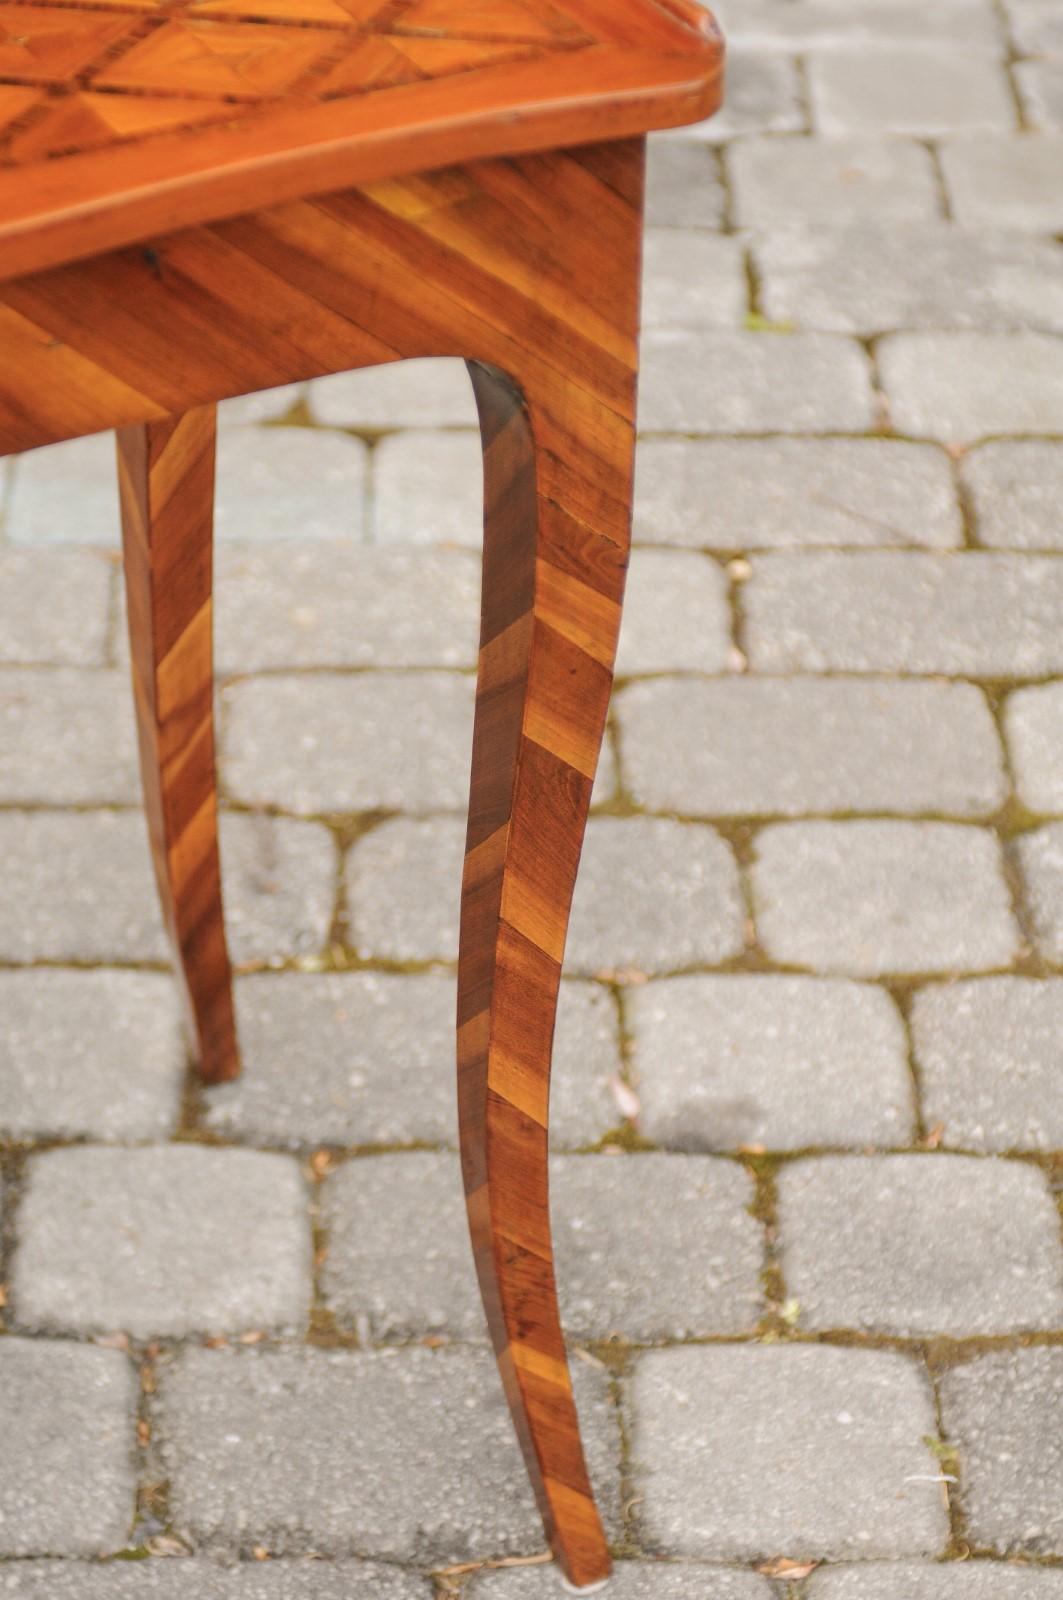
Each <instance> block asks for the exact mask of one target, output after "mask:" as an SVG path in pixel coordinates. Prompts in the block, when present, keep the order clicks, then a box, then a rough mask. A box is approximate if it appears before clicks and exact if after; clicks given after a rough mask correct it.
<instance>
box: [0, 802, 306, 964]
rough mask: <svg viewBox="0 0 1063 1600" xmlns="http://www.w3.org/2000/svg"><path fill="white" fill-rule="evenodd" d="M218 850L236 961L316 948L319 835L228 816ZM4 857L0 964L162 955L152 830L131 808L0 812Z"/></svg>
mask: <svg viewBox="0 0 1063 1600" xmlns="http://www.w3.org/2000/svg"><path fill="white" fill-rule="evenodd" d="M221 848H222V857H223V877H224V886H223V887H224V896H225V914H226V926H227V929H228V934H229V947H230V951H231V953H232V956H233V959H234V960H235V961H238V962H242V961H256V960H258V961H262V960H275V959H277V958H279V957H285V956H293V955H301V954H305V953H306V952H307V951H311V950H318V949H320V948H321V946H322V945H323V944H324V942H325V937H326V935H327V933H328V928H329V923H330V919H331V915H332V898H333V873H334V870H335V856H334V851H333V844H332V840H331V838H330V837H329V835H328V834H327V833H326V832H325V830H324V829H323V828H320V827H318V826H317V825H316V824H315V825H312V824H309V823H303V822H292V821H287V820H285V819H280V820H278V819H276V818H271V817H266V816H254V817H233V816H226V817H223V818H222V822H221ZM0 856H2V858H3V859H4V861H5V862H6V868H5V872H4V875H3V878H2V880H0V960H6V961H15V962H25V961H41V960H43V961H164V960H166V959H167V946H166V943H165V940H164V939H163V935H162V923H161V918H160V915H159V910H158V903H157V895H156V892H155V883H154V880H153V877H152V872H151V864H150V860H149V855H148V842H147V830H146V828H145V825H144V819H143V817H141V816H140V815H138V814H137V813H135V812H110V811H99V812H82V813H78V814H73V815H67V814H63V813H62V812H47V811H38V812H18V811H8V812H4V813H0Z"/></svg>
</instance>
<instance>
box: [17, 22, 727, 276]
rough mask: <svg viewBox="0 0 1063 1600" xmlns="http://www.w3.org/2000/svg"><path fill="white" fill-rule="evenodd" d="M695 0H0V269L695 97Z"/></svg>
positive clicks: (649, 122)
mask: <svg viewBox="0 0 1063 1600" xmlns="http://www.w3.org/2000/svg"><path fill="white" fill-rule="evenodd" d="M721 59H722V45H721V41H720V38H719V35H718V33H717V32H716V31H715V29H714V25H713V24H712V20H711V18H710V17H709V16H708V14H707V12H706V11H705V9H704V7H702V6H701V5H699V4H698V3H697V0H0V281H3V280H4V279H6V278H10V277H13V276H19V275H21V274H23V273H25V272H27V271H32V270H36V269H37V268H38V267H42V266H47V265H51V264H56V263H59V262H61V261H63V260H67V259H71V258H72V257H73V256H75V255H76V254H77V253H78V252H81V253H84V251H85V249H86V248H92V249H101V248H106V247H113V246H114V245H118V244H123V243H134V242H139V241H141V240H145V239H147V238H150V237H152V236H153V235H154V234H156V233H159V232H161V231H166V230H167V229H169V228H171V227H173V226H175V225H177V224H189V223H193V224H194V223H198V222H200V221H208V220H211V219H212V218H216V217H219V216H222V215H225V214H226V209H227V208H228V207H231V210H232V211H240V210H248V209H253V208H254V207H255V206H257V205H262V204H264V203H269V202H270V201H273V200H276V199H288V198H297V197H299V196H301V195H304V194H307V193H313V192H317V193H327V192H329V190H330V189H331V188H342V187H344V186H346V185H349V184H352V183H361V182H365V181H373V180H375V179H380V178H389V177H391V176H392V175H396V174H402V173H404V172H410V171H418V170H425V169H430V168H432V167H434V166H443V165H450V164H454V163H455V162H461V161H465V160H468V159H475V158H476V156H477V154H481V155H499V154H502V155H505V154H508V153H513V154H517V153H520V152H521V151H528V150H534V149H537V148H543V147H545V148H551V147H554V146H556V145H558V144H560V145H564V144H566V143H568V144H575V145H578V144H581V143H586V142H588V141H593V140H595V139H598V138H602V137H611V138H619V137H627V136H632V135H637V134H640V133H644V132H646V131H647V130H648V129H650V128H653V127H661V126H666V125H671V124H673V123H675V122H677V121H693V120H696V119H697V118H698V117H700V116H705V115H708V114H709V113H710V112H711V111H712V110H713V109H714V107H715V105H716V103H717V102H718V100H719V81H720V76H721V73H720V64H721Z"/></svg>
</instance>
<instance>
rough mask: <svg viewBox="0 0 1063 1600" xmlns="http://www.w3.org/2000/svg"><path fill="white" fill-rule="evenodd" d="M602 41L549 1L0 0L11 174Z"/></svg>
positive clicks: (6, 160)
mask: <svg viewBox="0 0 1063 1600" xmlns="http://www.w3.org/2000/svg"><path fill="white" fill-rule="evenodd" d="M596 42H597V41H596V40H595V38H594V36H593V34H591V33H589V32H587V31H586V30H585V29H584V28H582V27H581V26H580V25H579V24H577V22H576V21H574V20H573V18H572V17H571V16H570V15H568V14H567V13H566V11H565V10H564V9H563V7H561V6H558V5H554V4H552V3H551V0H543V3H542V4H537V3H535V0H464V3H455V0H93V3H92V8H91V9H88V8H85V9H82V8H81V7H79V6H77V5H72V4H69V3H63V0H60V3H54V0H46V3H45V4H23V3H22V0H0V165H6V166H11V165H22V164H24V163H27V162H36V161H40V160H43V159H48V158H51V157H56V156H63V155H70V154H74V153H76V152H78V151H80V150H93V149H99V148H100V147H101V146H106V145H108V144H111V143H119V142H128V141H129V140H132V139H137V140H142V139H144V138H147V137H150V136H151V135H152V134H155V133H159V132H166V131H170V132H172V131H175V130H180V129H185V128H188V129H189V130H191V129H193V128H195V127H197V126H200V125H202V124H204V123H206V122H210V121H215V120H218V121H221V120H225V121H228V122H229V123H230V124H231V123H232V122H233V120H234V118H237V117H239V118H243V119H246V118H247V117H248V116H249V115H250V116H253V115H255V114H256V104H257V103H261V107H262V111H261V112H259V113H258V114H262V113H263V112H264V111H265V110H266V109H267V108H268V107H269V106H270V105H273V106H274V107H275V106H276V105H277V104H278V103H283V102H284V100H285V99H287V100H288V101H289V103H290V102H291V101H292V100H293V99H294V100H295V101H296V102H297V103H298V102H300V101H301V102H304V103H307V104H310V103H313V102H314V101H320V100H330V99H335V98H338V97H346V96H351V95H365V94H367V93H373V92H376V91H379V90H384V89H389V88H395V87H398V86H400V85H404V84H412V83H418V82H424V81H426V80H431V79H435V78H443V77H452V76H455V75H457V74H462V73H474V72H476V71H478V70H480V69H482V68H484V67H490V66H495V65H498V64H500V63H503V62H506V61H512V60H519V59H521V58H522V57H525V56H529V55H532V54H537V55H541V54H542V52H543V50H544V49H547V50H549V49H557V50H564V51H569V50H572V49H578V48H579V47H581V46H583V47H586V46H589V45H592V44H594V43H596ZM31 86H32V87H31ZM41 89H44V90H46V93H45V94H43V95H42V94H41V93H40V90H41Z"/></svg>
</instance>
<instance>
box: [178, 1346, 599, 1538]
mask: <svg viewBox="0 0 1063 1600" xmlns="http://www.w3.org/2000/svg"><path fill="white" fill-rule="evenodd" d="M573 1379H574V1383H575V1388H576V1397H577V1403H578V1404H579V1405H580V1408H581V1415H582V1418H583V1424H584V1444H585V1447H586V1450H587V1456H588V1466H589V1470H590V1474H591V1478H592V1480H593V1481H594V1483H595V1487H596V1490H597V1492H598V1495H599V1497H600V1501H599V1503H600V1504H601V1506H602V1509H603V1514H604V1517H605V1520H606V1524H607V1526H608V1527H609V1528H610V1529H611V1530H612V1531H613V1534H614V1536H615V1533H616V1530H617V1525H618V1515H619V1490H620V1483H619V1465H620V1463H619V1456H620V1441H619V1436H618V1430H617V1423H616V1417H615V1413H614V1411H613V1408H612V1406H611V1404H610V1402H609V1397H608V1379H607V1377H606V1375H605V1374H604V1373H600V1372H597V1371H594V1370H591V1369H589V1368H587V1367H585V1366H583V1364H582V1363H580V1364H578V1366H577V1370H576V1371H575V1372H574V1374H573ZM160 1397H161V1407H160V1419H159V1434H160V1437H161V1440H162V1452H163V1459H164V1462H165V1465H166V1468H167V1470H168V1473H169V1476H170V1479H171V1497H172V1505H173V1516H174V1525H175V1528H176V1529H177V1531H178V1532H180V1533H184V1534H185V1535H186V1536H188V1537H190V1538H192V1539H193V1540H195V1541H196V1543H197V1545H201V1547H202V1548H203V1549H204V1550H210V1549H215V1548H216V1549H219V1550H221V1549H229V1550H232V1549H246V1548H248V1547H250V1546H253V1545H256V1544H262V1545H264V1546H265V1547H266V1548H267V1549H268V1550H272V1551H273V1552H275V1553H276V1554H277V1555H287V1554H297V1553H302V1552H303V1551H305V1550H307V1549H313V1550H316V1551H318V1552H320V1553H322V1554H334V1555H346V1554H347V1553H348V1552H353V1551H357V1552H358V1553H359V1554H362V1555H370V1556H383V1557H386V1558H390V1559H397V1560H403V1561H416V1562H420V1563H426V1564H427V1563H429V1562H431V1563H432V1564H433V1565H443V1564H445V1563H447V1562H450V1561H464V1560H468V1559H483V1558H485V1557H488V1556H493V1555H507V1554H514V1553H520V1554H531V1553H534V1552H535V1551H537V1550H540V1549H541V1548H542V1544H543V1535H542V1526H541V1524H540V1522H539V1518H538V1515H537V1513H536V1510H535V1504H534V1501H533V1499H532V1494H531V1489H530V1487H529V1486H528V1483H527V1479H526V1476H525V1473H524V1469H523V1466H522V1465H521V1460H520V1452H519V1449H518V1446H517V1441H516V1438H515V1436H514V1434H513V1429H512V1425H511V1423H510V1420H509V1412H508V1410H507V1408H506V1404H505V1400H504V1398H503V1394H502V1386H501V1384H500V1383H499V1380H498V1372H497V1368H496V1366H495V1362H494V1357H493V1356H492V1355H491V1353H490V1352H489V1351H488V1350H486V1349H484V1350H469V1349H453V1348H451V1349H442V1350H423V1349H420V1350H418V1349H413V1350H387V1351H381V1352H371V1353H362V1352H351V1351H338V1352H324V1351H320V1350H308V1349H298V1350H291V1351H269V1350H255V1349H251V1350H242V1351H225V1350H219V1351H209V1350H187V1351H185V1352H184V1353H183V1354H182V1355H181V1356H180V1357H179V1359H178V1360H177V1361H176V1362H175V1363H174V1365H173V1367H172V1368H171V1369H170V1370H168V1371H162V1372H160Z"/></svg>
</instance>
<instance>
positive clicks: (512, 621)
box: [0, 0, 644, 1585]
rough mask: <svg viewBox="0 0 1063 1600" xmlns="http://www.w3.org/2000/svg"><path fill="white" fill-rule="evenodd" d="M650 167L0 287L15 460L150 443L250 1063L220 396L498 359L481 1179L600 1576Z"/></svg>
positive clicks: (510, 180) (513, 1310) (543, 1461)
mask: <svg viewBox="0 0 1063 1600" xmlns="http://www.w3.org/2000/svg"><path fill="white" fill-rule="evenodd" d="M256 3H258V0H256ZM618 9H620V8H619V7H618ZM643 163H644V141H643V140H642V139H630V140H626V141H619V142H610V143H604V144H595V145H591V146H584V147H580V148H576V149H569V150H565V151H554V152H551V153H549V154H544V155H530V156H522V157H519V158H514V159H509V160H492V161H485V162H480V163H474V164H471V165H464V166H458V167H452V168H448V169H445V170H442V171H438V172H433V173H430V174H423V175H420V176H413V177H402V178H393V179H390V180H388V181H385V182H381V183H377V184H372V185H368V186H365V187H362V188H359V189H350V190H345V191H341V192H336V193H330V194H328V195H326V196H323V197H319V198H315V199H309V200H301V201H298V202H293V203H286V204H282V205H277V206H274V207H271V208H269V209H266V210H261V211H258V212H256V213H253V214H251V215H247V216H240V217H234V218H230V219H228V220H225V221H221V222H217V223H214V224H210V225H200V226H196V227H193V228H187V229H182V230H179V231H176V232H173V233H170V234H167V235H163V236H159V237H155V238H153V239H152V240H151V242H150V245H149V246H148V247H146V248H140V247H126V248H123V249H120V250H116V251H112V252H110V253H108V254H106V255H103V256H100V257H98V258H95V259H92V260H89V261H84V262H72V263H67V264H65V265H62V266H57V267H52V268H48V269H46V270H43V271H40V272H37V273H33V274H28V275H25V276H22V277H19V278H16V279H12V280H10V281H8V282H6V283H2V284H0V352H2V353H3V357H4V359H3V360H0V454H2V453H5V452H8V451H15V450H21V449H25V448H28V447H31V446H33V445H37V444H42V443H46V442H48V441H51V440H55V439H61V438H66V437H69V436H71V435H75V434H80V433H88V432H93V431H96V430H98V429H103V428H115V427H118V428H121V429H122V430H123V432H122V434H121V441H120V456H121V462H122V488H123V513H124V522H125V549H126V563H127V574H128V579H129V594H130V622H131V635H132V640H133V654H134V671H135V676H136V686H137V703H138V712H139V716H140V728H141V750H142V759H143V765H144V772H145V780H146V788H147V796H148V808H149V818H150V826H151V831H152V837H153V842H154V844H155V853H156V866H157V871H158V874H159V879H160V888H161V890H162V893H163V899H164V905H165V906H166V909H167V917H168V920H169V922H170V924H171V928H172V930H173V932H174V937H175V940H176V943H177V946H178V950H179V955H180V959H181V961H182V962H183V963H184V968H185V973H186V977H187V980H188V986H189V990H190V997H191V1011H192V1015H193V1020H194V1025H195V1028H196V1036H197V1039H198V1043H199V1048H200V1051H201V1057H202V1060H203V1063H204V1066H205V1069H206V1070H207V1071H208V1072H209V1073H210V1075H212V1076H214V1077H222V1076H225V1075H226V1074H227V1073H229V1072H231V1071H232V1070H234V1069H235V1064H236V1055H235V1043H234V1040H233V1033H232V1023H231V1012H230V1011H229V1010H228V1009H227V1008H228V1006H229V1005H230V1004H231V1002H230V1001H229V998H228V996H229V984H228V975H227V967H226V965H225V955H224V944H223V938H222V921H221V900H220V889H219V881H218V874H217V857H216V844H215V818H214V799H213V779H212V773H213V739H212V731H211V696H210V639H209V634H210V628H209V618H210V605H209V601H210V569H209V549H210V515H209V508H210V475H211V461H212V452H213V411H212V407H213V405H214V403H215V402H216V401H217V400H219V399H221V398H223V397H225V396H227V395H233V394H242V393H246V392H248V391H250V390H254V389H259V388H265V387H268V386H269V385H271V384H278V383H284V382H289V381H292V380H296V379H301V378H309V377H312V376H314V375H318V374H323V373H329V372H333V371H342V370H346V369H349V368H352V367H359V366H365V365H373V364H377V363H380V362H386V361H391V360H397V359H400V358H403V357H409V356H425V355H460V356H464V357H465V358H467V359H468V360H469V361H470V363H471V372H472V376H473V382H474V387H475V390H476V395H477V400H478V404H479V409H480V416H481V423H482V431H483V441H484V453H485V484H486V518H485V523H486V526H485V551H484V589H483V622H482V640H481V653H480V666H479V680H478V693H477V706H476V724H475V740H474V754H473V773H472V790H471V802H470V817H469V834H468V850H467V860H466V868H465V875H464V884H463V894H462V934H461V953H460V961H459V1000H458V1008H459V1009H458V1040H459V1045H458V1054H459V1102H460V1107H459V1108H460V1123H461V1142H462V1154H463V1170H464V1174H465V1182H466V1189H467V1196H468V1204H469V1216H470V1223H471V1228H472V1234H473V1240H474V1249H475V1254H476V1259H477V1266H478V1270H479V1274H480V1281H481V1285H482V1288H483V1293H484V1300H485V1305H486V1308H487V1314H488V1319H489V1322H490V1326H491V1332H492V1337H493V1340H494V1344H495V1349H496V1352H497V1355H498V1360H499V1365H500V1368H501V1371H502V1375H503V1380H504V1383H505V1386H506V1392H507V1395H508V1398H509V1402H510V1406H511V1408H512V1411H513V1416H514V1420H515V1423H516V1426H517V1431H518V1434H519V1437H520V1440H521V1444H522V1447H523V1450H524V1454H525V1459H526V1462H527V1465H528V1469H529V1473H530V1476H531V1479H532V1482H533V1485H534V1487H535V1491H536V1494H537V1497H538V1500H539V1505H540V1508H541V1510H542V1514H543V1518H544V1522H545V1525H546V1528H547V1531H548V1534H549V1537H550V1540H551V1543H552V1545H553V1548H554V1550H555V1552H556V1554H557V1556H558V1559H559V1561H560V1562H561V1563H562V1565H563V1566H564V1569H565V1571H566V1572H567V1573H568V1574H569V1576H570V1577H571V1578H572V1580H573V1581H574V1582H575V1583H577V1584H580V1585H583V1584H587V1583H589V1582H592V1581H593V1580H595V1579H596V1578H598V1577H601V1576H603V1575H604V1574H605V1573H606V1572H607V1571H608V1567H609V1557H608V1550H607V1547H606V1543H605V1538H604V1535H603V1533H602V1528H601V1524H600V1521H599V1518H598V1514H597V1511H596V1508H595V1505H594V1500H593V1496H592V1494H591V1491H590V1488H589V1485H588V1482H587V1475H586V1469H585V1466H584V1462H583V1455H582V1450H581V1447H580V1440H579V1431H578V1425H577V1420H576V1413H575V1409H574V1406H573V1401H572V1392H571V1385H570V1380H569V1373H568V1367H567V1363H566V1359H565V1350H564V1344H563V1341H562V1335H561V1327H560V1322H559V1317H558V1308H557V1299H556V1293H555V1289H554V1278H553V1265H552V1252H551V1240H550V1221H549V1208H548V1196H547V1159H546V1157H547V1109H548V1093H549V1076H550V1055H551V1046H552V1037H553V1027H554V1014H555V1008H556V1001H557V993H558V982H559V978H560V972H561V961H562V956H563V952H564V943H565V933H566V926H567V921H568V910H569V904H570V900H571V894H572V888H573V884H574V881H575V876H576V870H577V864H578V860H579V855H580V849H581V844H582V838H583V830H584V825H585V820H586V814H587V807H588V805H589V801H590V793H591V787H592V783H593V778H594V771H595V765H596V762H597V759H598V752H599V747H600V743H601V738H602V733H603V729H604V724H605V715H606V707H607V703H608V698H609V692H610V686H611V681H612V665H613V655H614V650H615V644H616V636H617V629H618V626H619V621H620V607H621V599H622V594H623V584H624V573H625V569H626V562H627V545H628V532H629V518H630V503H631V469H632V455H633V428H634V396H635V370H636V360H637V314H638V291H639V276H640V247H641V222H642V181H643Z"/></svg>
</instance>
